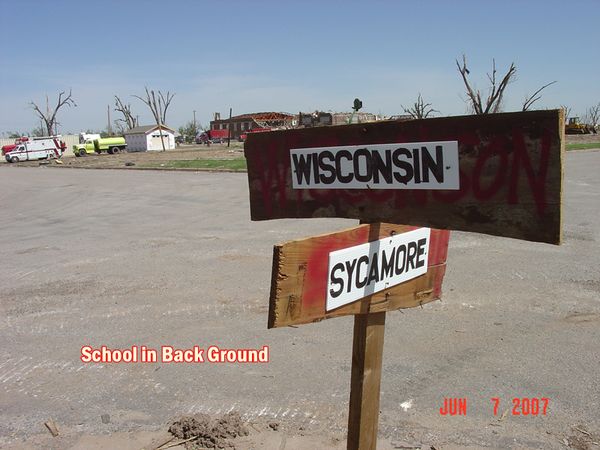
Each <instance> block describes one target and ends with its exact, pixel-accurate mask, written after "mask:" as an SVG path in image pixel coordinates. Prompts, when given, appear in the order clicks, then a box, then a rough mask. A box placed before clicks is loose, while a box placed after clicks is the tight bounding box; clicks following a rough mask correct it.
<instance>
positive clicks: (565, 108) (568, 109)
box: [560, 105, 571, 120]
mask: <svg viewBox="0 0 600 450" xmlns="http://www.w3.org/2000/svg"><path fill="white" fill-rule="evenodd" d="M560 109H562V110H563V111H564V112H565V120H568V119H569V117H571V107H570V106H567V105H560Z"/></svg>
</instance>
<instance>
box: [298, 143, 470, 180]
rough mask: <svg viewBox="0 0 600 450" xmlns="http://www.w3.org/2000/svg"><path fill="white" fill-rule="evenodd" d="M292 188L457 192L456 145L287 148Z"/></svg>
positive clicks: (417, 144)
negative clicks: (445, 190) (288, 150)
mask: <svg viewBox="0 0 600 450" xmlns="http://www.w3.org/2000/svg"><path fill="white" fill-rule="evenodd" d="M290 160H291V168H292V187H293V188H294V189H448V190H458V189H460V184H459V173H458V170H459V166H458V141H437V142H409V143H394V144H366V145H346V146H338V147H316V148H292V149H290Z"/></svg>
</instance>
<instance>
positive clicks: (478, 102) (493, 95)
mask: <svg viewBox="0 0 600 450" xmlns="http://www.w3.org/2000/svg"><path fill="white" fill-rule="evenodd" d="M456 67H458V71H459V73H460V75H461V76H462V79H463V83H464V84H465V88H466V89H467V97H468V98H469V105H470V107H471V108H472V109H473V112H474V113H475V114H489V113H497V112H500V111H501V110H502V99H503V97H504V91H505V90H506V87H507V86H508V84H509V83H510V82H511V81H512V79H513V77H514V76H515V74H516V73H517V68H516V67H515V64H514V63H511V64H510V67H509V68H508V70H507V71H506V74H505V75H504V76H503V77H502V80H501V81H500V83H498V82H497V79H496V72H497V71H496V60H494V59H492V73H491V75H490V74H489V73H488V74H487V77H488V80H489V82H490V87H489V93H488V96H487V98H486V100H485V104H484V103H483V100H482V99H481V92H480V91H479V90H478V89H477V90H474V89H473V88H472V87H471V83H470V82H469V77H468V75H469V74H470V73H471V72H470V71H469V69H468V68H467V57H466V56H465V55H463V62H462V65H461V64H460V63H459V62H458V60H456Z"/></svg>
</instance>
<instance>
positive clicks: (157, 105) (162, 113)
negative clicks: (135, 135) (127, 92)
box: [134, 87, 175, 152]
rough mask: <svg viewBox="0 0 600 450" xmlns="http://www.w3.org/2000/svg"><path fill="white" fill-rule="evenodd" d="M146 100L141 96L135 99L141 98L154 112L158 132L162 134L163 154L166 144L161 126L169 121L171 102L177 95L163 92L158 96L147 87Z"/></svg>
mask: <svg viewBox="0 0 600 450" xmlns="http://www.w3.org/2000/svg"><path fill="white" fill-rule="evenodd" d="M145 89H146V98H142V97H140V96H139V95H134V97H136V98H139V99H140V100H141V101H143V102H144V103H145V104H146V105H148V107H149V108H150V111H152V115H153V116H154V120H155V121H156V125H158V132H159V133H160V142H161V144H162V148H163V152H164V151H165V142H164V140H163V134H162V129H161V126H162V125H164V124H165V122H166V121H167V110H168V109H169V105H170V104H171V100H173V97H175V94H174V93H173V94H171V93H170V92H169V91H167V93H166V95H165V94H163V93H162V92H161V91H158V95H156V93H155V92H154V91H153V90H150V91H148V88H147V87H146V88H145Z"/></svg>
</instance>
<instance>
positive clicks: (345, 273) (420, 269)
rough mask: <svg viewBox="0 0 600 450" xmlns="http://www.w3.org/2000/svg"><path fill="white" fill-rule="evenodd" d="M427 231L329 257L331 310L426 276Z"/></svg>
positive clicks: (338, 252) (423, 229)
mask: <svg viewBox="0 0 600 450" xmlns="http://www.w3.org/2000/svg"><path fill="white" fill-rule="evenodd" d="M430 232H431V230H430V229H429V228H419V229H417V230H413V231H409V232H406V233H402V234H397V235H393V236H390V237H387V238H384V239H380V240H378V241H372V242H367V243H366V244H361V245H356V246H354V247H348V248H344V249H342V250H336V251H334V252H331V253H330V254H329V269H328V272H327V274H328V275H327V276H328V278H327V303H326V307H325V309H326V310H327V311H331V310H332V309H335V308H339V307H340V306H343V305H347V304H348V303H352V302H354V301H356V300H360V299H361V298H364V297H366V296H368V295H371V294H374V293H376V292H379V291H382V290H384V289H387V288H390V287H392V286H395V285H397V284H400V283H404V282H405V281H408V280H411V279H413V278H416V277H418V276H420V275H423V274H425V273H427V255H428V253H429V236H430Z"/></svg>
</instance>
